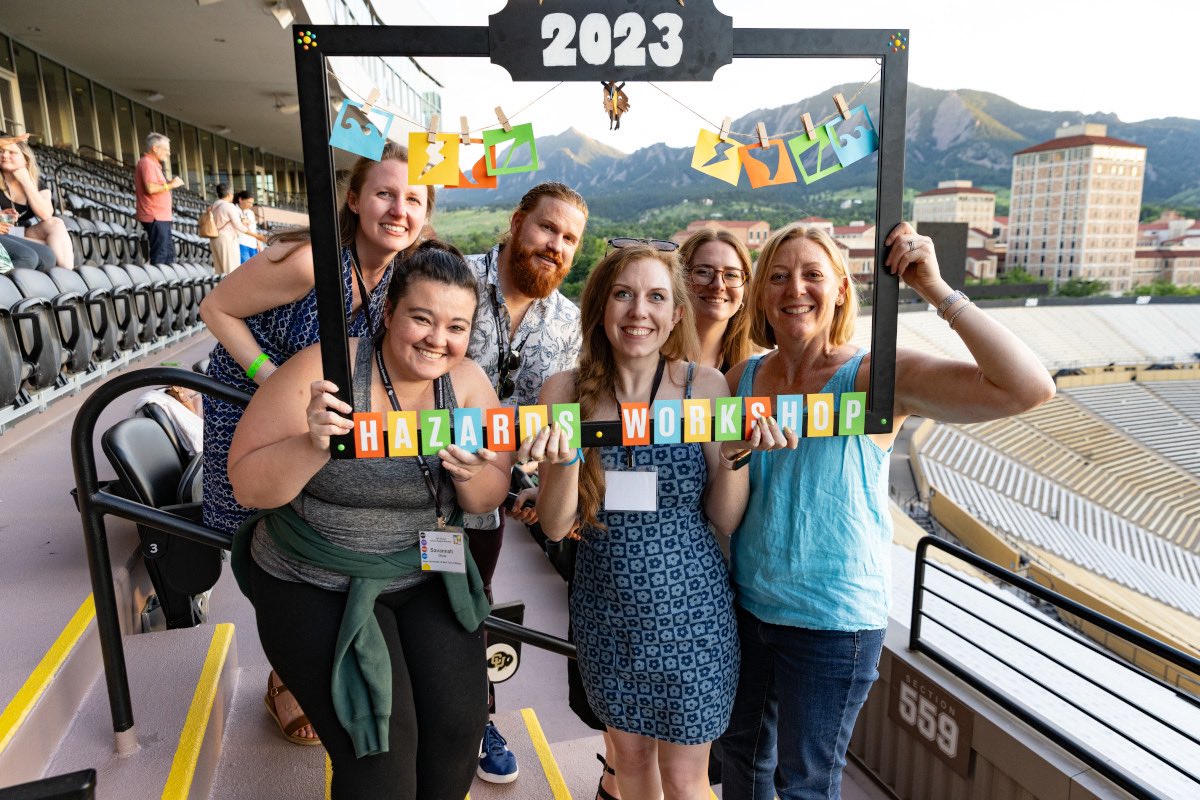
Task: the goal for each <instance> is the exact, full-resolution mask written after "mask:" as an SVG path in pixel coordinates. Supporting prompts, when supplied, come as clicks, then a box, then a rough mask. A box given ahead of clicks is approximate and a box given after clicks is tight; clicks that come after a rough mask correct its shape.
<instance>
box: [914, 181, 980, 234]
mask: <svg viewBox="0 0 1200 800" xmlns="http://www.w3.org/2000/svg"><path fill="white" fill-rule="evenodd" d="M995 216H996V195H995V193H994V192H989V191H987V190H986V189H977V188H975V187H974V186H972V185H971V181H957V180H956V181H939V182H938V185H937V188H936V189H930V190H929V191H927V192H921V193H920V194H919V195H917V196H916V198H914V199H913V222H965V223H967V225H969V226H971V227H972V228H979V229H980V230H984V231H987V232H988V233H989V234H990V233H991V232H992V224H993V220H994V218H995Z"/></svg>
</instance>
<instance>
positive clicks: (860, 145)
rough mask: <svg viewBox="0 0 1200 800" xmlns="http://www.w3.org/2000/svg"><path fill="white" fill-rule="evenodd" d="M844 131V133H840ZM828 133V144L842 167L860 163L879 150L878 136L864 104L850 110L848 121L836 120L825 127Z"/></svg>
mask: <svg viewBox="0 0 1200 800" xmlns="http://www.w3.org/2000/svg"><path fill="white" fill-rule="evenodd" d="M843 129H845V133H841V132H840V131H841V130H843ZM825 130H826V131H827V132H828V133H829V144H830V146H832V147H833V152H834V153H836V154H837V157H838V161H839V162H841V164H842V166H843V167H848V166H850V165H851V164H853V163H854V162H855V161H861V160H862V159H864V158H866V157H867V156H869V155H871V153H874V152H875V151H876V150H878V149H879V134H878V133H876V132H875V124H874V123H873V122H871V114H870V113H869V112H868V111H867V106H866V104H865V103H864V104H863V105H861V106H856V107H854V108H852V109H851V110H850V119H847V120H836V121H834V122H830V123H829V124H827V125H826V126H825Z"/></svg>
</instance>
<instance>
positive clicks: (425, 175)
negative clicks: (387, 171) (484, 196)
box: [408, 131, 462, 186]
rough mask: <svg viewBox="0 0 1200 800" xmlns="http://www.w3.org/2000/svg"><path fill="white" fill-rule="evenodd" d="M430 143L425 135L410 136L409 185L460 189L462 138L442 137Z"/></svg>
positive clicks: (424, 133) (451, 134)
mask: <svg viewBox="0 0 1200 800" xmlns="http://www.w3.org/2000/svg"><path fill="white" fill-rule="evenodd" d="M433 138H434V139H435V141H433V142H430V141H429V134H428V133H426V132H423V131H418V132H414V133H410V134H409V135H408V182H409V183H411V184H417V185H421V186H457V185H458V181H459V179H460V178H461V177H462V173H461V172H459V171H458V134H456V133H439V134H436V135H435V136H434V137H433Z"/></svg>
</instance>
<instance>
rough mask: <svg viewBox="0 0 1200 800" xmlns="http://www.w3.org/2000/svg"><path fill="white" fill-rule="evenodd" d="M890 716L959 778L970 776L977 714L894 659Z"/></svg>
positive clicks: (889, 707)
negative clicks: (973, 733)
mask: <svg viewBox="0 0 1200 800" xmlns="http://www.w3.org/2000/svg"><path fill="white" fill-rule="evenodd" d="M888 717H889V718H890V719H891V720H892V721H893V722H895V723H896V724H898V725H900V726H901V727H903V728H906V729H908V730H909V732H910V733H912V734H913V735H914V737H915V738H916V739H917V741H919V742H920V743H921V744H922V745H924V746H925V748H926V749H927V750H929V751H930V752H932V753H933V754H934V755H935V756H937V757H938V758H939V759H941V760H942V761H944V762H945V763H946V764H947V765H948V766H949V767H950V768H951V769H953V770H954V771H955V772H957V773H958V774H959V775H962V776H963V777H964V778H965V777H968V776H969V773H970V766H971V733H972V729H973V728H974V722H975V717H974V714H973V713H972V712H971V710H970V709H969V708H967V707H966V706H964V705H963V704H962V703H961V702H959V700H958V699H957V698H955V697H953V696H952V695H951V694H950V693H949V692H947V691H946V690H945V689H943V688H942V687H940V686H938V685H937V684H936V683H933V682H932V681H930V680H929V679H927V678H926V677H925V676H924V675H921V674H920V673H917V672H915V671H913V670H912V669H911V668H910V667H909V666H908V665H907V664H905V663H904V662H903V661H901V660H900V659H899V658H896V657H893V658H892V679H891V692H890V693H889V696H888Z"/></svg>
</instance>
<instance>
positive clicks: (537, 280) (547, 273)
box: [508, 238, 571, 298]
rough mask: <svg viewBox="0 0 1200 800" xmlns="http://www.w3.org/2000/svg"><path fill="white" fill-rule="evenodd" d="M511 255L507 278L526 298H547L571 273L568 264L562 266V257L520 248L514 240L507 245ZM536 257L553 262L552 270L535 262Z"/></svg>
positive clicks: (556, 254)
mask: <svg viewBox="0 0 1200 800" xmlns="http://www.w3.org/2000/svg"><path fill="white" fill-rule="evenodd" d="M508 246H509V247H511V248H512V255H511V256H510V257H509V262H508V266H509V270H508V277H509V279H510V280H511V281H512V285H513V288H514V289H516V290H517V291H518V292H520V293H521V294H523V295H525V296H526V297H537V298H541V297H549V296H550V294H551V293H552V292H553V291H554V290H555V289H557V288H558V287H559V286H561V285H562V282H563V279H565V278H566V277H567V273H568V272H570V271H571V265H570V264H565V265H564V264H563V262H562V256H561V255H559V254H558V253H553V252H550V251H543V252H540V253H539V252H537V250H535V249H534V248H532V247H520V246H519V245H518V244H517V243H516V239H515V238H514V240H513V241H512V242H510V243H509V245H508ZM538 256H542V257H544V258H548V259H550V260H551V261H553V262H554V264H555V266H554V268H553V269H549V268H547V267H546V266H544V265H543V264H542V263H541V262H540V261H538V260H536V259H537V257H538Z"/></svg>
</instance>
